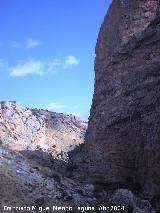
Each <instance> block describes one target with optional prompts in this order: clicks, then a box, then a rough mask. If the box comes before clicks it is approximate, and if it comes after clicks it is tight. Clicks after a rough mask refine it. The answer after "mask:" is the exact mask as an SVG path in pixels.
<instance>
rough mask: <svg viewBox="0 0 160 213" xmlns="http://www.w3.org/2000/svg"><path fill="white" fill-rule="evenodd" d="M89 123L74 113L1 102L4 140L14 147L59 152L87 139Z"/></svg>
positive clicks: (0, 136) (0, 131) (1, 138)
mask: <svg viewBox="0 0 160 213" xmlns="http://www.w3.org/2000/svg"><path fill="white" fill-rule="evenodd" d="M85 130H86V123H85V122H83V121H81V120H80V119H78V118H77V117H75V116H74V115H65V114H62V113H55V112H49V111H47V110H38V109H29V108H25V107H22V106H21V105H19V104H17V103H16V102H0V141H1V144H2V145H3V146H5V147H8V148H10V149H12V150H18V151H23V150H37V149H38V150H39V149H40V150H42V151H44V152H51V153H53V154H54V155H58V154H59V153H61V152H64V153H67V152H68V151H70V150H72V149H74V148H75V147H76V146H77V145H79V144H80V143H83V141H84V133H85Z"/></svg>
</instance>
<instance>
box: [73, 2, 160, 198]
mask: <svg viewBox="0 0 160 213" xmlns="http://www.w3.org/2000/svg"><path fill="white" fill-rule="evenodd" d="M73 164H74V166H75V165H76V167H75V168H76V169H77V170H76V169H75V170H74V174H75V176H76V175H77V176H78V175H80V174H81V175H82V176H83V174H84V170H85V171H86V172H85V174H87V176H85V179H90V180H92V181H93V182H102V183H106V184H112V183H113V184H118V185H122V186H123V185H125V186H126V185H128V186H138V188H139V189H140V187H142V188H143V190H144V191H145V193H146V195H147V196H149V197H152V198H155V197H158V196H159V198H160V193H159V191H160V2H159V1H158V0H141V1H140V0H133V1H130V0H113V2H112V5H111V6H110V9H109V11H108V14H107V15H106V17H105V19H104V22H103V24H102V26H101V29H100V33H99V36H98V40H97V45H96V59H95V87H94V96H93V102H92V107H91V113H90V118H89V126H88V130H87V133H86V138H85V143H84V146H82V147H80V148H79V150H77V155H76V157H74V163H73Z"/></svg>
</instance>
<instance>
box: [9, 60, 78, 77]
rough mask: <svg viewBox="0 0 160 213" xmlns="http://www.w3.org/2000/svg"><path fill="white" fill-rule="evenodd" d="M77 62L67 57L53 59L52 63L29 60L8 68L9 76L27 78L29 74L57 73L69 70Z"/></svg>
mask: <svg viewBox="0 0 160 213" xmlns="http://www.w3.org/2000/svg"><path fill="white" fill-rule="evenodd" d="M78 63H79V60H78V59H76V58H75V57H73V56H72V57H71V56H67V57H65V58H64V59H63V60H62V59H53V60H52V61H48V62H47V61H35V60H30V61H27V62H25V63H23V64H18V65H16V66H14V67H11V68H9V72H10V76H16V77H20V76H27V75H29V74H32V75H33V74H34V75H43V74H46V73H57V72H60V71H62V70H66V69H68V68H70V66H73V65H78Z"/></svg>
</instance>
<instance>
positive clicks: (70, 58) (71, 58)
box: [64, 55, 79, 66]
mask: <svg viewBox="0 0 160 213" xmlns="http://www.w3.org/2000/svg"><path fill="white" fill-rule="evenodd" d="M64 63H65V65H67V66H68V65H70V66H72V65H78V64H79V60H78V59H77V58H76V57H75V56H73V55H69V56H67V57H66V59H65V61H64Z"/></svg>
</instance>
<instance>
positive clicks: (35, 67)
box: [9, 60, 45, 77]
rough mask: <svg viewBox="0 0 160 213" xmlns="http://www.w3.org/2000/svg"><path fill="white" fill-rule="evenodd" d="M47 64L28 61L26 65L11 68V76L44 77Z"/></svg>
mask: <svg viewBox="0 0 160 213" xmlns="http://www.w3.org/2000/svg"><path fill="white" fill-rule="evenodd" d="M44 68H45V64H44V62H42V61H32V60H30V61H28V62H26V63H24V64H18V65H16V66H15V67H11V68H9V71H10V76H17V77H19V76H27V75H29V74H36V75H42V74H43V72H44Z"/></svg>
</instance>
